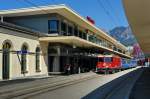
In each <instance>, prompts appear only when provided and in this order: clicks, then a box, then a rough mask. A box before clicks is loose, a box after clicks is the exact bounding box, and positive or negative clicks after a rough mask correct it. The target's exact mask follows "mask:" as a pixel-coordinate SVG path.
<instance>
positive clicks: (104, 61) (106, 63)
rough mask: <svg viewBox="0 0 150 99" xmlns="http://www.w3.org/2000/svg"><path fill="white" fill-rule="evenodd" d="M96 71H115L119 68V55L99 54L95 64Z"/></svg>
mask: <svg viewBox="0 0 150 99" xmlns="http://www.w3.org/2000/svg"><path fill="white" fill-rule="evenodd" d="M96 69H97V72H104V73H109V72H112V73H114V72H116V71H120V70H121V57H119V56H116V55H99V56H98V62H97V65H96Z"/></svg>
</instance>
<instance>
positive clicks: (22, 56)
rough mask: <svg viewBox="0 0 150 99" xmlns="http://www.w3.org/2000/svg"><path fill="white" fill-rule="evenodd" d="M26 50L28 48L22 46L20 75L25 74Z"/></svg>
mask: <svg viewBox="0 0 150 99" xmlns="http://www.w3.org/2000/svg"><path fill="white" fill-rule="evenodd" d="M27 50H28V47H27V46H26V45H23V46H22V48H21V51H22V54H21V73H23V74H24V73H27Z"/></svg>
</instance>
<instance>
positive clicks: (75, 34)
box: [74, 27, 78, 36]
mask: <svg viewBox="0 0 150 99" xmlns="http://www.w3.org/2000/svg"><path fill="white" fill-rule="evenodd" d="M74 36H78V28H77V27H75V28H74Z"/></svg>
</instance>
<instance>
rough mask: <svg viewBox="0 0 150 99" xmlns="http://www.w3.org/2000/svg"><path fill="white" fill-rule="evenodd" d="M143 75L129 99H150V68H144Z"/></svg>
mask: <svg viewBox="0 0 150 99" xmlns="http://www.w3.org/2000/svg"><path fill="white" fill-rule="evenodd" d="M142 69H143V73H142V74H141V76H140V77H139V78H138V80H137V81H136V83H135V85H134V87H133V89H132V91H131V94H130V98H129V99H150V67H143V68H142Z"/></svg>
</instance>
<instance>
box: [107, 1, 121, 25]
mask: <svg viewBox="0 0 150 99" xmlns="http://www.w3.org/2000/svg"><path fill="white" fill-rule="evenodd" d="M104 1H105V2H106V3H107V5H108V6H109V7H110V9H111V11H113V13H114V18H115V19H116V18H117V19H116V21H117V23H118V25H119V20H120V18H119V15H118V13H117V12H116V10H115V9H114V7H113V6H112V4H111V2H110V1H109V0H104Z"/></svg>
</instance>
